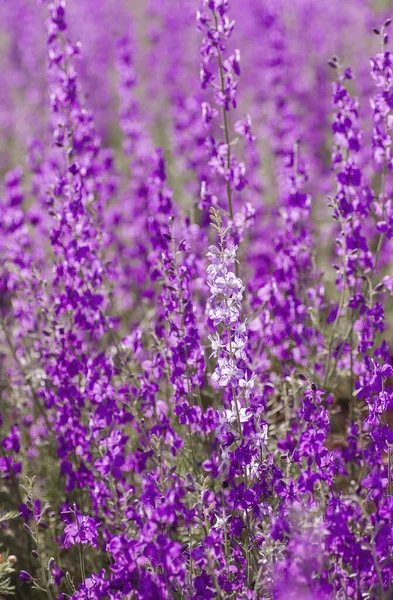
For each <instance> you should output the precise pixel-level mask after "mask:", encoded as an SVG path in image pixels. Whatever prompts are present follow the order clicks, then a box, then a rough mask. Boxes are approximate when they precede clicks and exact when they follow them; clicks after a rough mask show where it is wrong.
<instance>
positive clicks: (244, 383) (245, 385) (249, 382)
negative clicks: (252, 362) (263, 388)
mask: <svg viewBox="0 0 393 600" xmlns="http://www.w3.org/2000/svg"><path fill="white" fill-rule="evenodd" d="M256 378H257V376H256V373H253V374H252V375H251V377H250V379H247V378H246V377H245V378H243V379H241V380H240V381H239V387H241V388H242V390H244V393H245V395H246V398H249V397H250V394H251V390H252V389H253V388H254V385H255V380H256Z"/></svg>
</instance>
